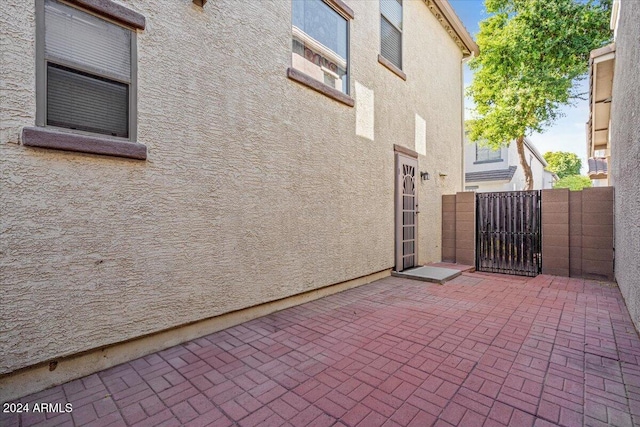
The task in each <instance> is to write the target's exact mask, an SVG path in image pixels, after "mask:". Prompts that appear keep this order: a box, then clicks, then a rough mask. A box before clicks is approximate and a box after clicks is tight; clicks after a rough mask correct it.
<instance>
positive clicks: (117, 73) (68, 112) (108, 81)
mask: <svg viewBox="0 0 640 427" xmlns="http://www.w3.org/2000/svg"><path fill="white" fill-rule="evenodd" d="M44 42H45V43H44V55H45V58H44V59H45V63H46V76H47V77H46V79H47V90H46V93H47V98H46V99H47V102H46V124H47V125H49V126H58V127H64V128H69V129H78V130H83V131H88V132H95V133H100V134H105V135H112V136H118V137H125V138H126V137H128V136H129V93H130V85H131V31H130V30H128V29H126V28H123V27H120V26H118V25H115V24H112V23H110V22H107V21H105V20H102V19H100V18H97V17H95V16H93V15H90V14H88V13H86V12H83V11H80V10H78V9H75V8H72V7H70V6H67V5H64V4H61V3H58V2H57V1H54V0H46V1H45V31H44Z"/></svg>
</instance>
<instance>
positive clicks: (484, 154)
mask: <svg viewBox="0 0 640 427" xmlns="http://www.w3.org/2000/svg"><path fill="white" fill-rule="evenodd" d="M500 160H502V149H500V148H498V149H497V150H494V149H493V148H490V147H482V146H480V145H478V144H476V162H477V163H482V162H499V161H500Z"/></svg>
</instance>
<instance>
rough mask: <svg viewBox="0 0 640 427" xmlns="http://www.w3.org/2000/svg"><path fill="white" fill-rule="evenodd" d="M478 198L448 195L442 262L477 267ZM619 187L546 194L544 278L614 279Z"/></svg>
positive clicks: (444, 201)
mask: <svg viewBox="0 0 640 427" xmlns="http://www.w3.org/2000/svg"><path fill="white" fill-rule="evenodd" d="M475 200H476V198H475V193H473V192H459V193H456V194H451V195H444V196H442V260H443V261H445V262H457V263H459V264H466V265H475V261H476V259H475V243H476V239H475V231H476V224H475V215H476V207H475ZM613 231H614V230H613V187H595V188H585V189H584V190H582V191H569V190H568V189H565V188H563V189H554V190H542V273H543V274H553V275H556V276H567V277H583V278H588V279H596V280H609V281H612V280H614V275H613V265H614V264H613V262H614V241H613Z"/></svg>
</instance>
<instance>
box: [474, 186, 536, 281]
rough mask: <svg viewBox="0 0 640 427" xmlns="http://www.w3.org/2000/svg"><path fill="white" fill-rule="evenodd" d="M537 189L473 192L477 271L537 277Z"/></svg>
mask: <svg viewBox="0 0 640 427" xmlns="http://www.w3.org/2000/svg"><path fill="white" fill-rule="evenodd" d="M541 222H542V221H541V209H540V191H537V190H536V191H505V192H499V193H477V194H476V270H478V271H487V272H491V273H505V274H516V275H520V276H537V275H538V274H540V272H541V271H542V232H541Z"/></svg>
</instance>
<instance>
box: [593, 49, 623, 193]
mask: <svg viewBox="0 0 640 427" xmlns="http://www.w3.org/2000/svg"><path fill="white" fill-rule="evenodd" d="M615 62H616V45H615V43H612V44H610V45H608V46H604V47H602V48H600V49H596V50H593V51H592V52H591V55H590V58H589V82H590V85H589V86H590V93H589V104H590V114H589V121H588V122H587V132H586V133H587V157H588V160H587V162H588V166H589V169H588V172H587V174H588V176H589V178H590V179H591V182H592V184H593V186H594V187H602V186H608V185H610V179H609V173H608V163H609V161H610V154H611V142H610V135H611V134H610V128H609V126H610V123H611V99H612V90H613V70H614V66H615Z"/></svg>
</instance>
